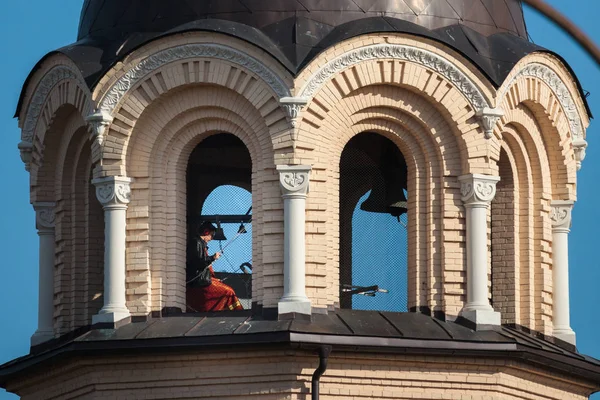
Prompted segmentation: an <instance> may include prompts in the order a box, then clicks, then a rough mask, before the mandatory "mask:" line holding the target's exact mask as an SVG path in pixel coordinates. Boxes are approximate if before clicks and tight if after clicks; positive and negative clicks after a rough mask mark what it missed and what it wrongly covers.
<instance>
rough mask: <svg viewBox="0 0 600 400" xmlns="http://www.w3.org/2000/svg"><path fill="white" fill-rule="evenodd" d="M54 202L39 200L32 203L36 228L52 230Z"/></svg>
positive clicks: (54, 216) (54, 217)
mask: <svg viewBox="0 0 600 400" xmlns="http://www.w3.org/2000/svg"><path fill="white" fill-rule="evenodd" d="M55 207H56V203H50V202H44V203H42V202H40V203H33V209H34V210H35V226H36V228H37V229H38V230H53V229H54V227H55V223H54V221H55V219H56V214H55V211H54V209H55Z"/></svg>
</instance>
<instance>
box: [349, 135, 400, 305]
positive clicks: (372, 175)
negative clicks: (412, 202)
mask: <svg viewBox="0 0 600 400" xmlns="http://www.w3.org/2000/svg"><path fill="white" fill-rule="evenodd" d="M406 187H407V171H406V162H405V161H404V157H403V156H402V153H401V152H400V151H399V150H398V148H397V146H396V145H395V144H394V143H393V142H392V141H390V140H389V139H387V138H385V137H383V136H381V135H378V134H374V133H363V134H360V135H357V136H356V137H354V138H353V139H352V140H350V141H349V142H348V144H347V145H346V147H345V148H344V151H343V153H342V158H341V161H340V306H341V307H342V308H350V309H357V310H378V311H398V312H402V311H407V310H408V271H407V268H408V259H407V254H408V236H407V224H408V216H407V197H408V192H407V188H406Z"/></svg>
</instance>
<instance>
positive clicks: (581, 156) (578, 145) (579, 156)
mask: <svg viewBox="0 0 600 400" xmlns="http://www.w3.org/2000/svg"><path fill="white" fill-rule="evenodd" d="M587 146H588V144H587V142H586V141H585V140H575V141H573V151H574V152H575V161H576V162H577V171H579V170H580V169H581V165H582V163H583V160H585V152H586V149H587Z"/></svg>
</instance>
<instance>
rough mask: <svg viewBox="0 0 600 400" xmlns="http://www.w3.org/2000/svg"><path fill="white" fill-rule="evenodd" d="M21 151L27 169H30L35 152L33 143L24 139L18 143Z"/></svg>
mask: <svg viewBox="0 0 600 400" xmlns="http://www.w3.org/2000/svg"><path fill="white" fill-rule="evenodd" d="M18 147H19V151H20V152H21V161H23V164H25V171H29V170H30V168H31V158H32V153H33V143H31V142H26V141H22V142H20V143H19V145H18Z"/></svg>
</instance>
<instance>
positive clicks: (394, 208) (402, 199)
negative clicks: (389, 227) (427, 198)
mask: <svg viewBox="0 0 600 400" xmlns="http://www.w3.org/2000/svg"><path fill="white" fill-rule="evenodd" d="M385 194H386V204H387V205H388V206H387V207H388V208H387V212H388V213H389V214H390V215H392V216H394V217H396V218H399V217H400V216H401V215H402V214H406V212H407V211H408V203H407V201H406V195H405V194H404V188H403V187H402V186H401V185H400V184H398V182H390V183H389V185H388V187H387V190H386V192H385Z"/></svg>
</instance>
